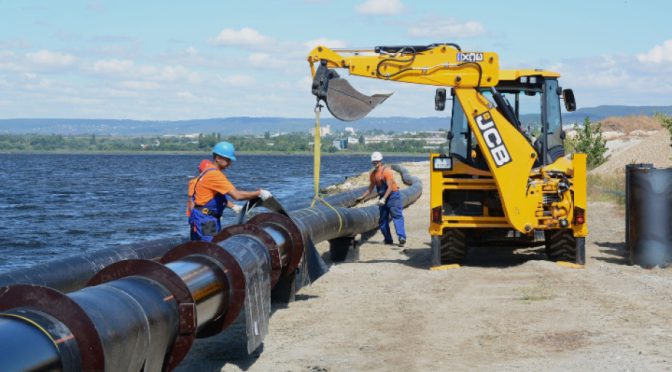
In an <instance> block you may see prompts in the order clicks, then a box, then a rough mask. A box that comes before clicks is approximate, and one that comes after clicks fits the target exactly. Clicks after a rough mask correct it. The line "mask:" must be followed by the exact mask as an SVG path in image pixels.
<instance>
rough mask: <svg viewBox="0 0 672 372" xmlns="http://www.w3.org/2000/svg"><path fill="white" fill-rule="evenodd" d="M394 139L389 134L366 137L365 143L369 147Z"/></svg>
mask: <svg viewBox="0 0 672 372" xmlns="http://www.w3.org/2000/svg"><path fill="white" fill-rule="evenodd" d="M393 139H394V138H393V137H392V136H388V135H387V134H380V135H377V136H370V137H364V143H365V144H367V145H369V144H374V143H387V142H390V141H392V140H393Z"/></svg>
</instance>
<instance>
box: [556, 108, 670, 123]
mask: <svg viewBox="0 0 672 372" xmlns="http://www.w3.org/2000/svg"><path fill="white" fill-rule="evenodd" d="M656 112H660V113H663V114H666V115H672V106H597V107H585V108H580V109H578V110H576V111H574V112H570V113H567V114H565V115H563V116H562V121H563V123H565V124H569V123H573V122H582V121H583V120H584V119H585V118H586V116H588V117H589V118H590V120H591V121H599V120H602V119H605V118H608V117H611V116H651V115H653V114H655V113H656Z"/></svg>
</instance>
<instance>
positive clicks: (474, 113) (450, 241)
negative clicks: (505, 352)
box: [308, 43, 588, 266]
mask: <svg viewBox="0 0 672 372" xmlns="http://www.w3.org/2000/svg"><path fill="white" fill-rule="evenodd" d="M308 62H309V63H310V67H311V73H312V75H313V84H312V92H313V94H314V95H315V96H316V97H317V99H318V102H319V101H320V100H322V101H324V102H325V103H326V106H327V108H328V109H329V111H330V112H331V114H332V115H333V116H334V117H336V118H338V119H340V120H345V121H352V120H357V119H360V118H362V117H364V116H366V115H367V114H368V113H369V112H370V111H371V110H372V109H373V108H374V107H376V106H377V105H379V104H381V103H382V102H383V101H385V100H386V99H387V98H388V97H389V96H390V95H382V94H377V95H373V96H366V95H364V94H361V93H359V92H357V91H356V90H355V89H354V88H352V86H351V85H350V84H349V83H348V82H347V81H346V80H345V79H343V78H341V77H340V76H339V74H338V73H337V72H336V69H345V70H347V71H348V72H349V74H350V75H355V76H362V77H368V78H373V79H381V80H392V81H398V82H405V83H412V84H423V85H434V86H439V87H440V88H437V90H436V94H435V97H434V98H435V108H436V109H437V110H440V111H441V110H444V108H445V104H446V100H447V99H452V114H451V116H450V130H449V131H448V132H447V133H448V134H447V141H448V145H449V147H448V151H447V152H445V153H433V154H430V167H431V170H430V180H431V185H430V186H431V191H430V194H431V195H430V210H429V233H430V235H431V238H432V239H431V241H432V264H433V265H435V266H440V265H448V264H455V263H460V262H461V261H462V260H463V259H464V257H465V255H466V253H467V248H468V247H469V246H504V245H506V246H536V245H543V244H545V246H546V253H547V255H548V257H549V258H550V259H551V260H554V261H564V262H569V263H571V264H578V265H583V264H584V262H585V237H586V235H587V233H588V228H587V225H586V155H585V154H565V149H564V143H563V142H564V139H565V133H564V132H563V130H562V121H561V115H560V112H561V111H560V100H561V99H562V100H563V101H564V105H565V108H566V110H567V111H574V110H575V109H576V103H575V100H574V94H573V92H572V90H571V89H564V90H563V89H562V88H561V87H560V85H559V83H558V78H559V77H560V75H559V74H557V73H554V72H550V71H544V70H535V69H529V70H500V68H499V59H498V56H497V54H496V53H493V52H467V51H463V50H461V48H460V47H459V46H458V45H456V44H452V43H442V44H432V45H428V46H418V45H413V46H380V47H375V48H373V49H361V50H359V49H357V50H355V49H350V50H336V49H334V50H332V49H329V48H327V47H323V46H318V47H316V48H315V49H313V50H312V51H311V52H310V54H309V56H308ZM446 88H450V91H449V92H447V90H446ZM512 102H513V103H512ZM523 111H527V112H531V113H526V114H523V113H522V112H523Z"/></svg>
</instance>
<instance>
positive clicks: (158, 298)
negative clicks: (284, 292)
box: [0, 170, 422, 371]
mask: <svg viewBox="0 0 672 372" xmlns="http://www.w3.org/2000/svg"><path fill="white" fill-rule="evenodd" d="M402 171H403V170H402ZM402 174H403V175H404V177H403V178H404V181H405V182H406V183H408V184H410V187H408V188H406V189H404V190H403V191H402V192H401V194H402V198H403V202H404V205H405V206H406V205H408V204H410V203H412V202H413V201H415V200H416V199H417V198H418V197H419V196H420V194H421V192H422V188H421V184H420V182H419V180H418V179H417V178H415V177H410V176H408V174H404V173H402ZM377 216H378V207H377V206H373V207H365V208H358V209H347V208H332V207H328V206H319V207H316V208H313V209H312V211H310V213H308V211H297V212H295V213H292V217H293V219H290V218H288V217H285V216H283V215H281V214H277V213H267V214H261V215H257V216H255V217H253V218H252V219H250V221H248V223H247V224H244V225H233V226H229V227H227V228H226V229H224V230H223V231H222V232H221V233H220V234H219V235H218V236H217V239H216V240H217V242H212V243H207V242H189V243H185V244H182V245H179V246H177V247H174V248H173V249H171V250H170V251H168V252H167V253H166V254H165V255H164V256H163V257H162V258H161V263H163V264H160V263H157V262H154V261H150V260H128V261H120V262H117V263H114V264H112V265H110V266H107V267H105V268H104V269H102V270H101V271H99V272H98V273H97V274H96V275H95V276H94V277H93V278H91V279H90V280H89V285H90V286H89V287H86V288H83V289H81V290H78V291H76V292H73V293H70V294H69V295H65V294H63V293H61V292H59V291H56V290H53V289H49V288H46V287H40V286H29V285H15V286H9V287H3V288H0V320H3V321H2V322H0V335H2V336H5V337H0V360H3V361H4V360H13V359H15V358H21V361H20V363H18V362H17V363H15V365H21V366H22V368H24V369H26V370H38V369H39V368H42V367H43V366H44V365H45V363H48V365H49V366H53V368H54V369H56V370H78V369H85V370H88V369H91V370H100V369H105V370H114V371H117V370H118V371H125V370H126V371H136V370H139V369H143V370H146V371H154V370H161V369H164V370H165V369H168V370H169V369H171V368H174V367H175V366H176V365H177V363H179V361H180V360H182V358H183V357H184V355H186V353H187V351H188V350H189V348H190V346H191V343H192V341H193V338H194V337H208V336H211V335H214V334H217V333H219V332H221V331H222V330H223V329H225V328H226V327H228V326H229V325H230V324H231V323H232V322H233V320H235V319H236V318H237V317H238V315H239V314H240V312H241V311H243V309H244V314H245V322H246V329H247V334H248V351H251V350H253V349H254V348H256V347H257V346H258V345H259V344H260V343H261V341H262V339H263V337H264V335H265V334H266V333H267V327H268V317H269V315H270V298H271V288H272V287H274V286H275V285H276V284H278V283H282V282H283V278H293V275H294V274H295V273H296V270H297V268H298V266H299V263H300V261H301V260H302V259H303V260H304V261H305V259H306V256H305V252H306V249H305V248H306V247H307V246H308V245H309V243H310V240H311V239H312V240H313V241H314V242H319V241H322V240H327V239H331V238H337V237H343V236H352V235H354V234H358V233H362V232H366V231H368V230H371V229H373V228H375V227H376V226H377ZM26 325H29V326H31V327H27V328H26V327H25V326H26ZM22 329H23V330H22ZM38 331H39V332H38ZM10 332H12V337H6V335H10ZM16 332H19V333H20V334H19V335H16V334H14V333H16ZM40 332H41V333H40ZM16 339H18V340H22V339H23V340H27V339H30V340H32V341H31V342H34V343H36V344H40V345H48V344H49V342H51V343H52V344H53V345H54V347H53V348H49V347H41V348H40V349H39V351H36V352H35V353H36V354H37V355H32V356H31V358H32V359H31V360H27V359H26V358H22V357H20V356H17V355H12V354H11V353H9V352H8V351H9V350H13V349H12V348H11V347H10V346H11V345H10V343H12V342H13V341H12V340H16ZM21 347H24V348H29V347H31V345H27V344H26V345H21Z"/></svg>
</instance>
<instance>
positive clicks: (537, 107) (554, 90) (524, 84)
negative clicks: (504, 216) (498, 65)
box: [450, 70, 576, 169]
mask: <svg viewBox="0 0 672 372" xmlns="http://www.w3.org/2000/svg"><path fill="white" fill-rule="evenodd" d="M558 77H559V74H557V73H553V72H549V71H538V70H503V71H502V74H501V76H500V81H499V84H498V85H497V87H496V89H490V88H483V89H481V90H480V92H481V94H483V96H484V97H486V98H487V99H488V100H489V101H490V102H491V103H492V105H493V106H494V107H497V109H498V110H499V111H500V113H502V115H503V116H504V117H506V118H507V119H509V122H511V123H512V125H514V126H516V127H517V128H518V130H520V132H521V133H522V134H524V136H525V137H526V138H527V139H528V141H529V142H530V144H532V146H533V147H534V148H535V150H536V151H537V153H538V157H537V159H538V161H537V164H535V166H541V165H546V164H550V163H552V162H554V161H555V160H556V159H558V158H559V157H562V156H564V154H565V150H564V138H565V134H564V132H563V130H562V117H561V110H560V98H561V97H562V96H563V90H562V88H560V86H559V84H558ZM566 92H568V93H569V94H571V102H569V101H570V98H567V99H566V104H567V105H569V106H568V107H567V108H568V109H569V110H570V111H572V109H571V108H572V106H571V105H573V107H575V106H576V105H575V103H574V102H573V94H572V92H571V91H566ZM570 104H571V105H570ZM504 106H507V107H504ZM450 130H451V134H452V138H451V139H450V153H451V154H452V155H454V156H456V157H458V158H459V159H460V160H462V161H463V162H465V163H467V164H469V165H471V166H473V167H475V168H479V169H487V165H486V163H485V159H484V158H483V155H482V153H481V152H480V149H478V145H477V142H476V138H475V137H474V136H473V134H472V133H471V129H470V127H469V124H468V123H467V118H466V116H465V114H464V110H463V109H462V106H461V105H460V103H459V100H457V99H455V98H454V99H453V108H452V113H451V128H450Z"/></svg>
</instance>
